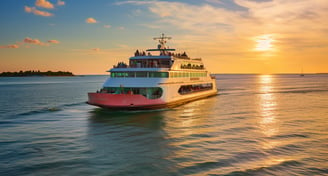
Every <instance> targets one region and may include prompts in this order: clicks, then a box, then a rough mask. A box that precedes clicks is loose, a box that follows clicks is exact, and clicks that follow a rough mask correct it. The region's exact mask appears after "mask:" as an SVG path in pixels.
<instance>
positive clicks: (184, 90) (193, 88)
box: [178, 83, 213, 95]
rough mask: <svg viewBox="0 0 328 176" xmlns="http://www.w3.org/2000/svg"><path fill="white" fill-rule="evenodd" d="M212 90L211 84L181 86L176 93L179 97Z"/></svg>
mask: <svg viewBox="0 0 328 176" xmlns="http://www.w3.org/2000/svg"><path fill="white" fill-rule="evenodd" d="M211 89H213V84H212V83H205V84H191V85H183V86H181V87H180V88H179V90H178V92H179V94H181V95H184V94H190V93H195V92H200V91H205V90H211Z"/></svg>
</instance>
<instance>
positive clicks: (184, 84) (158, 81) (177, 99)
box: [87, 34, 217, 110]
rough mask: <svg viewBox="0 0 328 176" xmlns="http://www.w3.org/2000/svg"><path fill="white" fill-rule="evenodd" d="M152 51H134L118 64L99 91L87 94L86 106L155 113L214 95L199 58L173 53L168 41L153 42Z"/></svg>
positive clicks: (213, 86) (210, 80)
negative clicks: (145, 110) (155, 110)
mask: <svg viewBox="0 0 328 176" xmlns="http://www.w3.org/2000/svg"><path fill="white" fill-rule="evenodd" d="M153 39H154V40H158V42H159V44H158V45H157V48H155V49H147V50H146V51H141V50H140V51H139V50H137V51H135V53H134V56H132V57H130V58H129V63H128V64H126V63H124V62H119V63H118V64H117V65H114V66H113V68H112V69H110V70H109V72H110V77H109V78H108V79H107V80H106V81H105V83H104V84H103V87H102V88H101V89H100V91H97V92H93V93H88V98H89V99H88V102H87V103H88V104H91V105H95V106H99V107H103V108H109V109H123V110H129V109H158V108H166V107H173V106H177V105H180V104H184V103H186V102H190V101H193V100H197V99H200V98H205V97H209V96H213V95H216V94H217V86H216V80H215V78H214V77H211V76H210V73H209V72H208V71H207V70H206V68H205V66H204V64H203V62H202V59H201V58H193V59H192V58H190V57H189V56H188V55H187V54H186V53H185V52H183V53H175V49H171V48H169V47H168V46H166V43H167V41H168V40H170V39H171V37H166V36H165V35H164V34H162V35H161V36H160V37H155V38H153Z"/></svg>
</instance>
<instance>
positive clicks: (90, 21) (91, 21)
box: [85, 18, 97, 23]
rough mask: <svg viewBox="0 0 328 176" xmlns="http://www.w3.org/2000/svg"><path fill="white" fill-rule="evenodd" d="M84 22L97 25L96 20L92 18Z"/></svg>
mask: <svg viewBox="0 0 328 176" xmlns="http://www.w3.org/2000/svg"><path fill="white" fill-rule="evenodd" d="M85 22H86V23H97V20H96V19H94V18H87V19H86V20H85Z"/></svg>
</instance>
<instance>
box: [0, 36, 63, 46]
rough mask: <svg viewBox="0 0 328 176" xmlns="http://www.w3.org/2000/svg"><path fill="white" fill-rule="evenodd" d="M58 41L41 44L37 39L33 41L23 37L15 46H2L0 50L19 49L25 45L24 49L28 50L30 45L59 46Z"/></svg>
mask: <svg viewBox="0 0 328 176" xmlns="http://www.w3.org/2000/svg"><path fill="white" fill-rule="evenodd" d="M59 43H60V42H59V41H58V40H48V41H47V42H42V41H40V40H39V39H36V38H35V39H33V38H30V37H25V38H24V39H23V41H19V42H16V44H10V45H2V46H0V48H19V47H20V46H21V45H25V48H29V47H30V45H38V46H50V44H59Z"/></svg>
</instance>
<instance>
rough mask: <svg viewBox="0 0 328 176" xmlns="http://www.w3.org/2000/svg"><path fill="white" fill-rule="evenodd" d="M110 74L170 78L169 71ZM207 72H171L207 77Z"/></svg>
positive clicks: (173, 75)
mask: <svg viewBox="0 0 328 176" xmlns="http://www.w3.org/2000/svg"><path fill="white" fill-rule="evenodd" d="M110 76H111V77H112V78H117V77H130V78H134V77H138V78H139V77H150V78H168V77H169V73H168V72H111V74H110ZM206 76H207V73H206V72H191V73H190V72H171V73H170V77H172V78H178V77H206Z"/></svg>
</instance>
